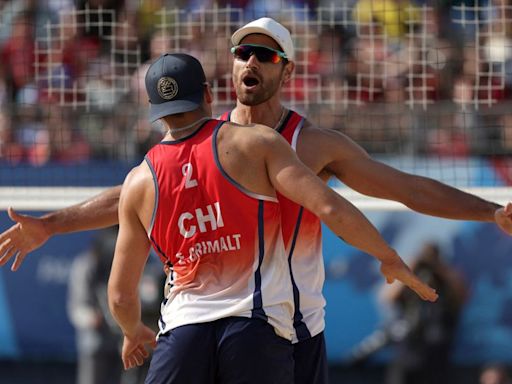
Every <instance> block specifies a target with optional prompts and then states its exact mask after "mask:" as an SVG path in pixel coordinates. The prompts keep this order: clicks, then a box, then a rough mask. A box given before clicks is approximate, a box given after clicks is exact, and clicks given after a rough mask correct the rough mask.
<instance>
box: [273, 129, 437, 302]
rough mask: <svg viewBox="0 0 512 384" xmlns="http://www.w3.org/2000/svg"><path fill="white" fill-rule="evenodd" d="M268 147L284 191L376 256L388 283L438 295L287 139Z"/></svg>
mask: <svg viewBox="0 0 512 384" xmlns="http://www.w3.org/2000/svg"><path fill="white" fill-rule="evenodd" d="M265 147H266V148H267V152H266V160H267V162H266V163H267V170H268V175H269V179H270V181H271V183H272V185H274V187H275V188H276V189H277V190H278V191H279V192H280V193H281V194H283V195H284V196H286V197H288V198H289V199H291V200H293V201H294V202H296V203H297V204H300V205H302V206H303V207H305V208H306V209H308V210H310V211H311V212H313V213H315V214H316V215H317V216H318V217H319V218H320V219H321V220H322V221H323V222H324V223H325V224H326V225H327V226H328V227H329V228H330V229H331V230H332V231H333V232H334V233H336V234H337V235H338V236H340V237H342V238H343V239H344V240H345V241H347V242H348V243H349V244H351V245H353V246H354V247H357V248H359V249H360V250H362V251H364V252H366V253H369V254H370V255H373V256H375V257H376V258H377V259H378V260H379V261H380V262H381V272H382V273H383V274H384V276H385V277H386V280H387V282H388V283H391V282H393V281H394V280H395V279H397V280H400V281H402V282H403V283H404V284H406V285H407V286H409V287H410V288H411V289H413V290H414V291H415V292H416V293H417V294H418V295H419V296H420V297H421V298H422V299H424V300H430V301H435V300H436V299H437V294H436V293H435V291H434V290H433V289H432V288H430V287H429V286H428V285H426V284H424V283H423V282H421V280H419V279H418V278H417V277H416V276H415V275H414V274H413V273H412V272H411V271H410V269H409V268H408V267H407V265H406V264H405V263H404V262H403V261H402V259H401V258H400V257H399V256H398V254H397V253H396V251H395V250H394V249H392V248H391V247H390V246H389V245H388V244H387V243H386V241H385V240H384V239H383V238H382V236H381V235H380V233H379V232H378V231H377V229H376V228H375V227H374V226H373V225H372V224H371V223H370V222H369V221H368V220H367V218H366V217H365V216H364V215H363V214H362V213H361V212H360V211H359V210H358V209H357V208H356V207H355V206H354V205H352V204H351V203H350V202H349V201H347V200H345V199H344V198H342V197H341V196H340V195H339V194H337V193H336V192H334V191H333V190H332V189H331V188H329V187H327V186H326V185H325V183H323V182H322V181H321V179H320V178H318V177H317V176H316V175H315V174H314V173H313V172H311V171H310V170H309V169H308V168H306V167H305V166H304V164H302V163H301V162H300V161H299V160H298V158H297V156H296V155H295V153H294V152H293V151H292V150H291V148H290V146H289V145H288V144H287V143H286V142H285V141H284V139H282V138H280V137H279V138H276V139H275V140H272V141H271V142H270V143H268V144H267V145H266V146H265Z"/></svg>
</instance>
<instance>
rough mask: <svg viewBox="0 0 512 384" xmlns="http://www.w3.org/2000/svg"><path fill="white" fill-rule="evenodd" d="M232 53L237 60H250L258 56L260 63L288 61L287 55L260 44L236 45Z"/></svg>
mask: <svg viewBox="0 0 512 384" xmlns="http://www.w3.org/2000/svg"><path fill="white" fill-rule="evenodd" d="M231 53H232V54H233V56H235V57H236V58H237V59H239V60H242V61H247V60H249V59H250V58H251V56H252V55H256V58H257V59H258V61H259V62H260V63H274V64H277V63H279V62H280V61H281V60H288V59H287V57H286V53H284V52H281V51H278V50H277V49H273V48H270V47H266V46H265V45H258V44H242V45H235V46H234V47H232V48H231Z"/></svg>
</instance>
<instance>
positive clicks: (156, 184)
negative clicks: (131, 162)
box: [144, 155, 159, 240]
mask: <svg viewBox="0 0 512 384" xmlns="http://www.w3.org/2000/svg"><path fill="white" fill-rule="evenodd" d="M144 160H145V161H146V163H147V165H148V167H149V170H150V171H151V175H152V176H153V185H154V187H155V206H154V207H153V213H152V214H151V222H150V223H149V228H148V233H147V234H148V238H149V239H150V240H151V233H152V232H153V226H154V225H155V219H156V212H157V208H158V200H159V191H158V180H157V177H156V172H155V169H154V168H153V164H151V160H150V159H149V157H148V156H147V155H146V156H144Z"/></svg>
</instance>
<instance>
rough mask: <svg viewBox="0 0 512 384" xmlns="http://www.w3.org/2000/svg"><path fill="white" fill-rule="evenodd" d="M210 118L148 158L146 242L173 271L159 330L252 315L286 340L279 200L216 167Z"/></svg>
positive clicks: (217, 125)
mask: <svg viewBox="0 0 512 384" xmlns="http://www.w3.org/2000/svg"><path fill="white" fill-rule="evenodd" d="M222 124H223V122H221V121H218V120H210V121H208V122H206V123H205V124H204V125H203V126H202V127H201V128H200V129H199V130H197V131H196V132H194V133H193V134H192V135H190V136H188V137H185V138H183V139H180V140H177V141H163V142H161V143H160V144H157V145H156V146H155V147H153V148H152V149H151V150H150V151H149V152H148V154H147V155H146V161H147V163H148V165H149V167H150V168H151V170H152V172H153V177H154V181H155V190H156V200H155V210H154V213H153V218H152V223H151V228H150V231H149V234H148V235H149V237H150V239H151V242H152V244H153V247H154V249H155V251H156V252H157V254H158V255H159V256H160V258H161V260H162V261H163V262H164V263H167V264H168V265H169V266H170V267H171V274H170V278H169V281H170V284H171V289H170V291H169V294H168V296H167V298H166V300H165V301H164V303H163V305H162V310H161V319H160V322H159V325H160V332H161V333H165V332H167V331H168V330H170V329H173V328H176V327H178V326H181V325H186V324H192V323H202V322H208V321H214V320H217V319H220V318H224V317H229V316H243V317H257V318H261V319H263V320H266V321H268V322H269V323H270V324H271V325H272V326H273V327H274V328H275V330H276V333H277V334H278V335H280V336H282V337H285V338H287V339H291V338H292V333H293V328H292V322H291V316H292V313H293V297H292V294H291V291H292V288H291V284H288V283H287V281H288V280H289V272H288V265H287V257H286V254H285V250H284V245H283V240H282V232H281V223H280V217H281V215H280V209H279V204H278V202H277V199H276V198H275V197H271V196H262V195H257V194H254V193H251V192H249V191H247V190H245V189H244V188H243V187H242V186H240V185H239V184H238V183H236V181H234V180H233V179H232V178H231V177H230V176H229V175H228V174H227V173H226V172H225V171H224V169H223V168H222V165H221V164H220V162H219V159H218V156H217V145H216V138H217V133H218V131H219V129H221V126H222Z"/></svg>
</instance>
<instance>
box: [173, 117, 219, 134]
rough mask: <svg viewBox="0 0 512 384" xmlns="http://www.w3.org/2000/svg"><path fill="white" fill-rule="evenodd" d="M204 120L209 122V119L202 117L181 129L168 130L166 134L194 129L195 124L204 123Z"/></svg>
mask: <svg viewBox="0 0 512 384" xmlns="http://www.w3.org/2000/svg"><path fill="white" fill-rule="evenodd" d="M206 120H211V117H208V116H203V117H201V118H200V119H197V120H196V121H194V122H192V123H190V124H188V125H185V126H183V127H179V128H174V129H168V130H167V132H168V133H178V132H184V131H186V130H189V129H190V128H192V127H194V126H195V125H196V124H199V123H202V122H203V121H206Z"/></svg>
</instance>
